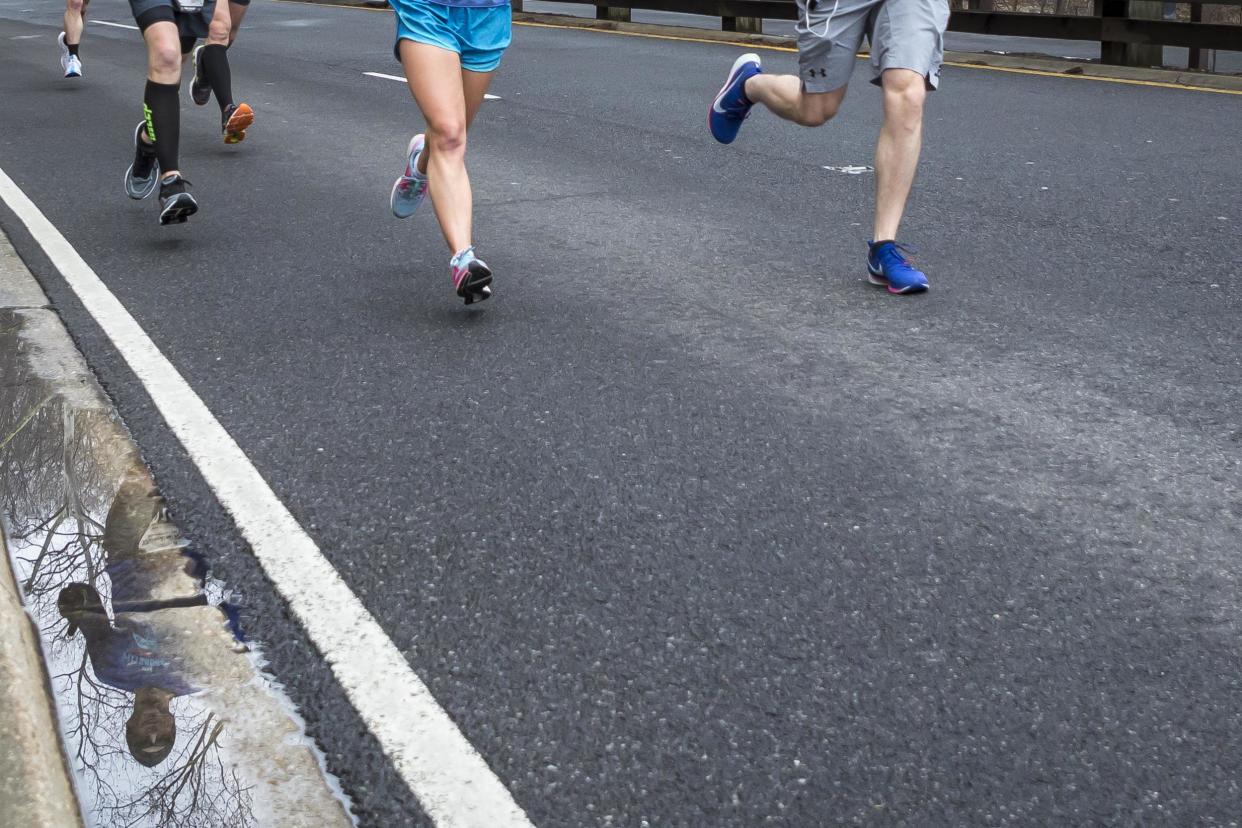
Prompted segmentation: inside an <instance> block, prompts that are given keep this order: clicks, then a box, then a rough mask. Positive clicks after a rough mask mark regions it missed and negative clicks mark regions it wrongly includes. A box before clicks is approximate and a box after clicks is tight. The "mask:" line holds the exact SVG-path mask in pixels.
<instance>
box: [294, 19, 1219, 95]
mask: <svg viewBox="0 0 1242 828" xmlns="http://www.w3.org/2000/svg"><path fill="white" fill-rule="evenodd" d="M283 2H287V3H298V2H303V4H304V5H308V6H332V7H335V8H341V9H361V10H363V11H382V12H386V11H388V9H373V8H370V7H368V6H351V5H348V4H345V3H312V2H305V0H283ZM513 25H514V26H528V27H530V28H532V29H572V30H574V31H576V32H596V33H597V34H609V35H621V36H623V37H645V38H648V39H650V40H675V41H680V42H682V43H710V44H712V45H715V46H739V47H741V48H744V49H767V50H768V51H769V52H792V53H795V54H796V53H797V51H798V50H797V49H795V48H794V47H792V46H769V45H765V44H762V43H745V42H743V41H740V40H712V39H711V38H706V37H691V36H690V35H666V34H653V33H650V32H625V31H621V30H619V29H597V28H593V27H591V26H571V25H567V24H564V23H535V22H532V21H525V20H515V21H513ZM867 56H868V55H867V53H866V52H861V53H859V55H858V57H859V59H860V60H861V59H863V58H866V57H867ZM944 65H945V66H952V67H954V68H956V69H982V70H984V71H987V72H1008V73H1009V74H1011V75H1035V76H1037V77H1043V78H1063V79H1064V80H1082V81H1098V82H1100V83H1120V84H1125V85H1127V86H1151V87H1155V88H1157V89H1176V90H1180V91H1184V92H1214V93H1216V94H1217V95H1242V89H1212V88H1211V87H1208V86H1187V85H1186V84H1182V83H1169V82H1168V81H1148V80H1134V79H1131V78H1105V77H1101V76H1099V75H1086V74H1083V75H1067V74H1066V73H1065V72H1053V71H1051V70H1048V69H1020V68H1018V67H1013V66H985V65H982V64H978V63H962V62H960V61H945V63H944Z"/></svg>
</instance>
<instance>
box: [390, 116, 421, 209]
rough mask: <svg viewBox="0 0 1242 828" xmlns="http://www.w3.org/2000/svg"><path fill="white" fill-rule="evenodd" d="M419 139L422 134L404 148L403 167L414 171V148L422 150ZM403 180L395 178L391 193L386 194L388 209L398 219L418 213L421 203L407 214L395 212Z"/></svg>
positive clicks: (401, 176) (400, 176)
mask: <svg viewBox="0 0 1242 828" xmlns="http://www.w3.org/2000/svg"><path fill="white" fill-rule="evenodd" d="M420 138H423V134H422V133H421V132H420V133H419V134H417V135H415V136H414V137H413V138H411V139H410V145H409V146H408V147H406V150H405V165H406V167H407V168H410V169H414V148H415V147H418V148H419V149H420V150H421V149H422V147H421V146H419V139H420ZM424 144H425V139H424ZM405 178H406V177H405V175H399V176H397V180H396V181H394V182H393V183H392V192H390V193H389V194H388V209H390V210H392V214H393V215H394V216H396V217H397V218H399V219H405V218H409V217H410V216H412V215H414V214H415V213H416V212H418V208H419V206H421V205H422V201H419V203H418V204H416V205H415V206H414V209H413V210H411V211H410V212H408V213H402V212H400V211H398V210H397V189H398V188H399V187H400V186H401V182H402V181H404V180H405ZM423 198H426V195H424V196H423Z"/></svg>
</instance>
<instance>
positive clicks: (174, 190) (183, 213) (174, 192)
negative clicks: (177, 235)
mask: <svg viewBox="0 0 1242 828" xmlns="http://www.w3.org/2000/svg"><path fill="white" fill-rule="evenodd" d="M189 187H190V182H189V181H186V180H185V179H184V178H182V177H181V174H180V173H173V174H171V175H166V176H164V177H163V178H161V179H160V224H182V223H184V222H185V220H186V219H188V218H189V217H190V216H192V215H194V214H195V213H197V212H198V202H197V201H195V200H194V196H192V195H190V191H189Z"/></svg>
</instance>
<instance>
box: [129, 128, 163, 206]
mask: <svg viewBox="0 0 1242 828" xmlns="http://www.w3.org/2000/svg"><path fill="white" fill-rule="evenodd" d="M142 127H143V124H142V123H141V122H140V123H139V124H138V126H137V127H135V128H134V141H135V143H136V142H138V141H141V140H142V139H141V138H139V137H138V133H139V132H141V131H142ZM134 149H135V150H136V149H138V148H137V147H134ZM159 181H160V162H159V161H156V162H155V163H154V164H152V165H151V177H150V178H145V179H144V178H134V165H133V164H130V165H129V169H127V170H126V171H125V195H127V196H129V197H130V198H132V199H133V200H134V201H142V200H143V199H144V198H146V197H147V196H149V195H151V193H153V192H154V191H155V185H156V184H158V183H159Z"/></svg>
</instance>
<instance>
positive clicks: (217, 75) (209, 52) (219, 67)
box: [198, 43, 233, 112]
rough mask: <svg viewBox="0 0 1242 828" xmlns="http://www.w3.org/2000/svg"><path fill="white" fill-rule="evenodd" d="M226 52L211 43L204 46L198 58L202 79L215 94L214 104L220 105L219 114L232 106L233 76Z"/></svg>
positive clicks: (225, 49) (219, 46) (221, 47)
mask: <svg viewBox="0 0 1242 828" xmlns="http://www.w3.org/2000/svg"><path fill="white" fill-rule="evenodd" d="M227 50H228V47H227V46H221V45H220V44H218V43H212V44H208V45H207V46H204V47H203V53H202V54H201V55H199V56H198V60H199V66H201V67H202V70H203V77H204V78H205V79H206V80H207V83H208V84H210V86H211V91H212V92H213V93H215V96H216V103H218V104H220V111H221V112H223V111H224V110H226V109H228V108H229V107H230V106H232V105H233V76H232V73H231V72H230V71H229V57H228V54H227Z"/></svg>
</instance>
